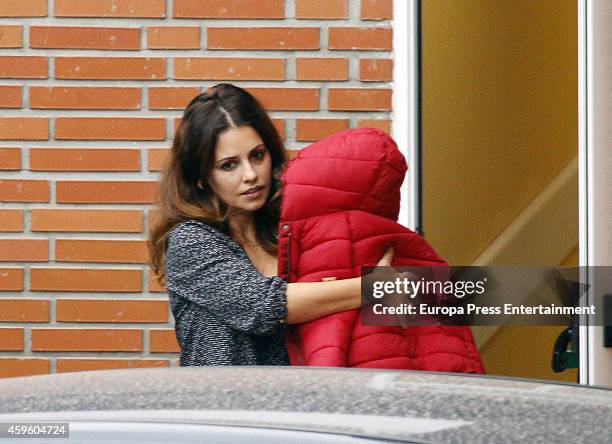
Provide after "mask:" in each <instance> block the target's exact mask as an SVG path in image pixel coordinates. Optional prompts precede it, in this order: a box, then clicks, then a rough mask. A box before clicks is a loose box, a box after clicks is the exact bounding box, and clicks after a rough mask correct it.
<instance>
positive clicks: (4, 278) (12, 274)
mask: <svg viewBox="0 0 612 444" xmlns="http://www.w3.org/2000/svg"><path fill="white" fill-rule="evenodd" d="M21 290H23V268H0V291H21Z"/></svg>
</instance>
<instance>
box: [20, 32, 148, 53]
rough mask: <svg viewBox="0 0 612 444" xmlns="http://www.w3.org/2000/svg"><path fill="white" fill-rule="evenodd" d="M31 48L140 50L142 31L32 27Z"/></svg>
mask: <svg viewBox="0 0 612 444" xmlns="http://www.w3.org/2000/svg"><path fill="white" fill-rule="evenodd" d="M30 48H55V49H109V50H138V49H140V29H139V28H101V27H95V28H94V27H84V26H30Z"/></svg>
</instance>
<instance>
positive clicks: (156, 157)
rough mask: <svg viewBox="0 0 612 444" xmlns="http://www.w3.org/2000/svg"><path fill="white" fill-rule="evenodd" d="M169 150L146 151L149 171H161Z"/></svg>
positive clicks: (152, 149)
mask: <svg viewBox="0 0 612 444" xmlns="http://www.w3.org/2000/svg"><path fill="white" fill-rule="evenodd" d="M169 155H170V150H169V149H165V148H151V149H150V150H149V151H148V162H147V165H148V167H149V171H162V170H163V169H164V165H165V162H166V160H167V159H168V156H169Z"/></svg>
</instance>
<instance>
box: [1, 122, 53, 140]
mask: <svg viewBox="0 0 612 444" xmlns="http://www.w3.org/2000/svg"><path fill="white" fill-rule="evenodd" d="M0 139H1V140H48V139H49V119H47V118H42V117H3V118H0Z"/></svg>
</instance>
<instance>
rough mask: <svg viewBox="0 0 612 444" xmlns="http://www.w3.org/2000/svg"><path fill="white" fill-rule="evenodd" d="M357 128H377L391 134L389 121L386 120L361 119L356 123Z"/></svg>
mask: <svg viewBox="0 0 612 444" xmlns="http://www.w3.org/2000/svg"><path fill="white" fill-rule="evenodd" d="M357 127H358V128H378V129H379V130H381V131H384V132H385V133H387V134H391V121H390V120H388V119H361V120H359V121H358V122H357Z"/></svg>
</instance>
